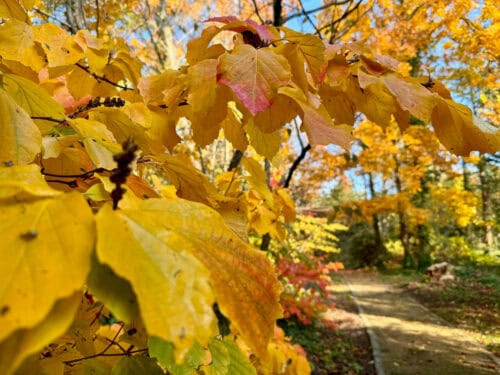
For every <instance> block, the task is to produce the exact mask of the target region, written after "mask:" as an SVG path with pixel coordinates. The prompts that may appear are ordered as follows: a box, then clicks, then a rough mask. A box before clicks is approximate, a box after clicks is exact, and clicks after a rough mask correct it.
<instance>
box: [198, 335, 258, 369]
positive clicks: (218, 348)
mask: <svg viewBox="0 0 500 375" xmlns="http://www.w3.org/2000/svg"><path fill="white" fill-rule="evenodd" d="M208 349H209V350H210V354H211V355H212V363H211V364H210V366H204V367H203V371H204V373H205V374H207V375H226V374H227V375H232V374H238V375H256V374H257V371H256V370H255V367H254V366H253V365H252V363H251V362H250V360H249V359H248V357H247V356H246V355H245V353H243V352H242V351H241V349H240V348H239V347H238V345H237V344H236V342H235V341H234V340H233V339H231V338H229V337H226V338H224V340H219V339H216V338H214V339H213V340H212V341H210V343H209V344H208Z"/></svg>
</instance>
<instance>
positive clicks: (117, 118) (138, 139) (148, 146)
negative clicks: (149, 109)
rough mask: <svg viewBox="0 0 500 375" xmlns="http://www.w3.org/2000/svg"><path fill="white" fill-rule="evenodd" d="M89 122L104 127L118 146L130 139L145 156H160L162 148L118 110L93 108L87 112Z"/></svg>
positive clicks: (140, 127) (142, 128)
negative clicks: (101, 124)
mask: <svg viewBox="0 0 500 375" xmlns="http://www.w3.org/2000/svg"><path fill="white" fill-rule="evenodd" d="M89 120H93V121H98V122H101V123H103V124H105V125H106V127H107V128H108V129H109V130H110V131H111V133H113V135H114V137H115V139H116V141H117V142H118V143H120V144H122V143H123V142H125V141H126V140H127V139H132V140H133V141H134V142H135V143H136V144H137V145H138V146H139V147H140V148H141V150H142V151H143V152H144V153H146V154H150V153H152V154H161V153H163V152H164V147H163V146H162V145H161V144H160V143H159V142H157V141H156V140H155V139H152V138H151V137H150V136H149V135H148V134H147V133H146V131H145V129H144V127H142V126H140V125H139V124H137V123H136V122H134V121H132V120H131V119H130V118H129V117H128V116H127V115H126V114H125V113H123V112H122V111H121V110H120V109H118V108H103V107H100V108H95V109H93V110H91V111H89Z"/></svg>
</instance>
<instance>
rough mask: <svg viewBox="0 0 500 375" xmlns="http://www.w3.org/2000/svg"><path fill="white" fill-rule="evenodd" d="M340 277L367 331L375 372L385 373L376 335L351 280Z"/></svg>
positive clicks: (382, 374)
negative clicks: (347, 288)
mask: <svg viewBox="0 0 500 375" xmlns="http://www.w3.org/2000/svg"><path fill="white" fill-rule="evenodd" d="M342 277H343V279H344V281H345V283H346V284H347V286H348V287H349V290H350V291H351V295H352V297H353V300H354V303H355V304H356V307H357V309H358V312H359V316H360V317H361V320H362V321H363V325H364V326H365V329H366V333H368V338H369V339H370V343H371V346H372V354H373V361H374V362H375V371H376V372H377V375H385V370H384V366H383V364H382V352H381V351H380V344H379V341H378V337H377V335H376V334H375V332H374V331H373V330H372V328H371V327H370V325H369V322H368V319H367V318H366V317H365V311H364V310H363V307H362V306H361V305H360V304H359V303H358V300H357V299H356V295H355V294H354V290H353V289H352V285H351V282H350V281H349V279H348V278H347V277H346V276H345V275H342Z"/></svg>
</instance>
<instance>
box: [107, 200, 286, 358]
mask: <svg viewBox="0 0 500 375" xmlns="http://www.w3.org/2000/svg"><path fill="white" fill-rule="evenodd" d="M207 223H210V226H209V227H207V225H206V224H207ZM98 228H99V229H98V231H99V235H100V237H99V238H102V236H104V239H99V240H98V250H97V252H98V256H99V259H100V261H102V262H104V263H107V264H109V265H110V267H111V268H113V270H114V271H115V272H116V273H117V274H118V275H120V276H122V277H125V278H127V279H128V280H129V281H130V283H131V284H132V287H133V288H134V291H135V293H136V294H137V298H138V300H139V305H140V307H141V314H142V316H143V319H144V321H145V325H146V328H147V330H148V332H149V334H151V335H156V336H159V337H161V338H164V339H165V340H168V341H172V342H173V343H174V345H175V346H176V350H178V352H177V353H182V352H185V351H187V350H189V348H190V347H191V345H192V343H193V341H194V340H195V339H196V340H197V341H198V342H199V343H206V342H207V341H208V339H209V335H210V334H213V331H212V326H211V323H212V322H213V318H214V317H213V314H212V310H211V303H212V302H213V301H212V299H213V295H212V293H215V298H216V300H217V303H218V304H219V307H220V309H221V311H222V313H223V314H224V315H225V316H227V317H228V318H229V319H230V321H231V324H232V325H234V327H235V328H236V329H237V330H238V331H239V332H241V333H242V337H243V339H244V340H245V341H246V342H247V343H248V344H249V346H250V347H251V348H252V350H254V351H255V353H257V354H258V355H262V356H265V352H264V351H263V350H262V348H265V345H266V343H267V341H268V340H269V338H270V337H271V336H272V333H273V326H274V320H275V319H277V318H278V317H280V316H281V308H280V306H279V304H278V296H279V293H280V286H279V283H278V282H277V280H276V278H275V276H274V271H273V268H272V265H271V263H270V262H269V261H268V259H267V258H266V256H265V255H264V254H263V253H261V252H259V251H256V250H254V249H252V248H251V247H250V246H249V245H247V244H245V243H244V242H242V241H241V240H240V239H239V238H238V237H237V236H236V235H235V234H234V233H233V232H232V231H231V230H230V229H229V228H228V227H227V226H226V224H225V223H224V219H223V218H222V217H221V216H220V215H219V214H218V213H217V212H215V211H214V210H212V209H210V208H208V207H206V206H205V205H202V204H199V203H194V202H188V201H184V200H181V199H175V200H163V199H149V200H146V201H143V202H141V203H140V204H139V206H138V208H137V209H135V210H121V211H119V212H118V211H115V212H112V211H111V209H110V208H109V207H108V208H105V209H104V210H103V211H102V212H100V213H99V215H98ZM127 228H128V230H127ZM102 241H104V242H102ZM138 241H141V242H140V243H139V242H138ZM113 244H115V245H113ZM113 246H114V247H113ZM136 246H139V247H140V249H138V248H137V247H136ZM109 247H111V248H109ZM117 247H118V249H121V251H117ZM129 247H130V248H129ZM106 249H107V250H106ZM124 249H125V250H127V251H128V252H129V253H130V255H129V256H127V255H124V253H123V251H124ZM134 254H135V255H134ZM147 254H151V255H147ZM135 256H137V258H138V259H137V261H134V259H135V258H134V257H135ZM103 257H105V258H106V259H103ZM151 257H152V258H151ZM148 259H149V260H148ZM153 260H154V269H155V271H154V272H152V271H149V272H147V276H146V273H145V272H144V271H143V270H144V269H146V267H150V266H149V264H150V262H152V261H153ZM202 265H203V266H202ZM125 273H126V274H125ZM155 275H156V276H155ZM152 277H154V278H155V280H152V279H150V278H152ZM207 277H208V280H207ZM132 278H133V279H132ZM156 279H158V280H156ZM166 281H168V283H167V285H166V286H165V283H166ZM157 283H159V284H157ZM162 286H163V287H164V288H165V290H156V288H161V287H162ZM153 287H154V288H153ZM142 289H144V290H142ZM152 289H154V290H156V294H154V293H153V292H152V291H151V290H152ZM212 291H213V292H212ZM147 295H150V296H151V298H152V300H151V301H148V300H144V298H145V296H147ZM162 296H164V297H162ZM158 298H165V303H164V304H162V306H158V302H157V301H158ZM169 298H174V299H175V304H171V305H170V304H169V303H168V302H167V301H168V300H169ZM206 304H208V305H206ZM155 309H165V311H164V312H163V313H162V314H161V315H160V316H159V317H156V319H153V317H154V316H155V315H154V314H155V313H158V312H157V311H154V310H155ZM207 309H208V310H207ZM189 312H192V314H193V315H190V314H189ZM150 314H153V315H150ZM170 317H171V318H170Z"/></svg>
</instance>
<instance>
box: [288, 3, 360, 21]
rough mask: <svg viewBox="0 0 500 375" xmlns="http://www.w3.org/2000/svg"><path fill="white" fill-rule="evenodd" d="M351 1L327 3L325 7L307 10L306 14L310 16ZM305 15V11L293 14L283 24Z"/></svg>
mask: <svg viewBox="0 0 500 375" xmlns="http://www.w3.org/2000/svg"><path fill="white" fill-rule="evenodd" d="M350 1H351V0H342V1H331V2H329V3H326V4H323V5H321V6H319V7H317V8H314V9H310V10H307V11H306V13H307V14H308V15H309V14H312V13H316V12H319V11H321V10H323V9H327V8H330V7H332V6H339V5H345V4H347V3H348V2H350ZM303 15H304V11H303V10H302V11H301V12H297V13H293V14H291V15H289V16H288V17H285V18H283V24H285V23H287V22H288V21H290V20H292V19H294V18H297V17H300V16H303Z"/></svg>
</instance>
